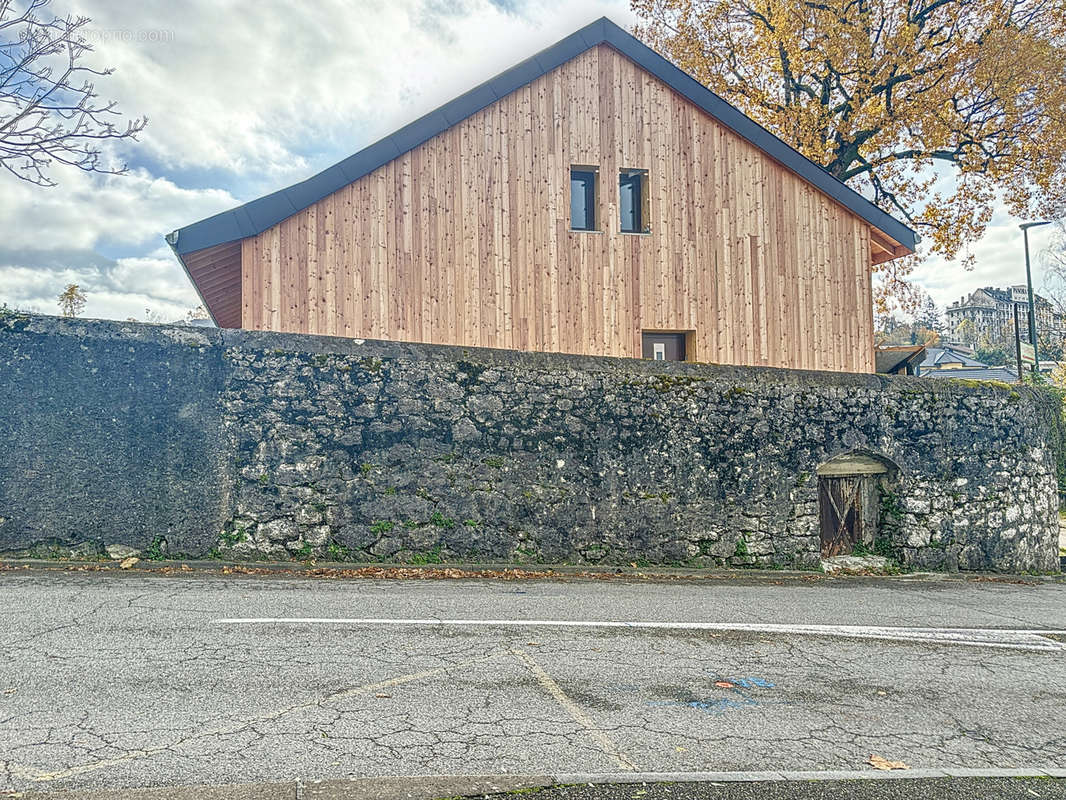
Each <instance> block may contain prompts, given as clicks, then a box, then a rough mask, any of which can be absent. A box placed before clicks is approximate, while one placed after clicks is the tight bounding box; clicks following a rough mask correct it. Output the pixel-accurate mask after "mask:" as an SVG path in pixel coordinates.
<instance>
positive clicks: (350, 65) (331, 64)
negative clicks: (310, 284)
mask: <svg viewBox="0 0 1066 800" xmlns="http://www.w3.org/2000/svg"><path fill="white" fill-rule="evenodd" d="M514 8H515V10H514V11H508V10H504V9H503V8H501V5H500V4H493V3H491V2H489V1H488V0H452V1H451V2H449V1H448V0H396V1H395V2H390V3H374V2H364V3H362V4H360V5H356V4H353V3H350V2H344V0H323V2H319V3H314V4H302V5H301V4H292V3H290V2H287V0H263V1H262V2H260V3H257V4H248V3H242V4H237V3H218V2H217V1H216V0H186V2H182V3H180V4H179V3H173V2H171V0H144V1H143V2H139V3H128V2H125V0H84V1H83V2H81V3H79V4H78V6H77V8H73V7H72V6H70V7H68V5H67V2H66V0H55V3H54V5H53V6H52V7H51V11H52V12H54V13H56V14H61V15H62V14H66V13H67V12H68V11H76V12H77V13H79V14H85V15H87V16H90V17H92V19H93V22H92V24H91V26H90V28H89V30H88V35H89V37H90V39H91V41H92V42H93V44H94V47H95V49H96V52H95V53H94V54H93V55H92V56H91V59H92V61H91V63H93V64H94V65H95V66H99V67H103V66H110V67H114V68H115V72H114V73H113V74H112V75H109V76H107V77H104V78H101V79H100V80H99V81H98V90H99V92H100V94H101V96H102V97H104V98H106V99H114V100H116V101H117V102H118V104H119V108H120V110H121V111H122V112H123V113H125V114H127V115H129V116H138V115H147V116H148V117H149V119H150V122H149V126H148V128H147V129H146V130H145V131H144V133H143V134H142V135H141V140H140V141H139V142H127V143H123V144H122V145H121V146H120V147H118V148H117V149H116V151H114V156H115V158H116V159H122V160H128V161H129V162H130V163H132V164H134V165H135V169H134V170H132V171H131V173H130V174H128V175H125V176H120V177H113V176H112V177H109V176H99V175H86V174H84V173H80V172H78V171H76V170H73V169H57V170H56V173H55V177H57V178H58V179H59V181H60V185H59V186H58V187H56V188H52V189H44V188H40V187H35V186H31V185H29V184H23V183H20V182H18V181H16V180H15V179H13V178H12V177H11V176H9V175H0V302H7V303H9V304H12V305H19V306H22V307H27V306H28V307H35V308H37V309H39V310H41V311H44V312H48V313H51V312H54V311H55V309H56V306H55V298H56V296H57V295H58V294H59V292H60V291H62V289H63V287H64V286H65V285H66V284H67V283H79V284H81V285H83V286H84V287H85V288H86V289H87V291H88V294H89V301H88V305H87V308H86V314H87V315H90V316H101V317H113V318H118V319H122V318H125V317H129V316H135V317H143V315H144V308H145V307H149V308H152V309H153V310H154V311H156V312H158V313H160V314H161V315H162V316H164V317H170V316H180V314H181V312H182V311H184V310H185V309H186V308H188V307H189V306H191V305H196V304H197V303H198V300H197V298H196V294H195V291H194V290H193V289H192V287H191V285H190V284H189V282H188V280H187V278H186V277H185V275H184V273H183V271H182V269H181V267H180V265H179V264H178V262H177V261H176V259H174V258H173V257H172V256H171V255H170V254H169V252H168V251H166V250H165V249H163V250H160V249H159V248H160V246H161V244H162V237H163V235H164V234H165V233H166V232H168V231H170V230H173V229H175V228H179V227H182V226H184V225H187V224H189V223H191V222H195V221H196V220H198V219H202V218H204V217H206V216H209V215H211V214H213V213H216V212H218V211H221V210H224V209H226V208H230V207H232V206H234V205H237V204H238V203H240V202H244V201H247V200H250V199H253V197H255V196H258V194H260V193H263V192H266V191H271V190H273V189H277V188H280V187H282V186H285V185H288V184H290V183H292V182H294V181H297V180H300V179H303V178H305V177H308V176H309V175H311V174H313V173H314V172H317V171H319V170H321V169H324V168H325V167H327V166H329V165H330V164H332V163H334V162H336V161H337V160H339V159H341V158H343V157H345V156H347V155H350V154H351V153H353V152H356V151H357V150H359V149H360V148H362V147H363V146H365V145H367V144H369V143H370V142H372V141H374V140H375V139H377V138H380V137H381V136H384V135H387V134H388V133H391V132H392V131H393V130H395V129H396V128H397V127H399V126H400V125H402V124H404V123H406V122H409V121H411V120H413V119H415V118H417V117H418V116H420V115H421V114H423V113H425V112H426V111H429V110H431V109H432V108H435V107H436V106H438V105H440V104H442V103H444V102H446V101H448V100H449V99H451V98H452V97H454V96H455V95H457V94H459V93H461V92H463V91H465V90H466V89H469V88H472V87H473V86H475V85H477V84H478V83H481V82H482V81H484V80H486V79H487V78H489V77H491V76H493V75H495V74H496V73H497V72H499V71H500V70H502V69H505V68H506V67H508V66H510V65H511V64H513V63H515V62H516V61H518V60H520V59H522V58H525V57H527V56H529V55H532V54H533V53H534V52H535V51H537V50H539V49H541V48H543V47H546V46H548V45H550V44H551V43H552V42H554V41H556V40H557V39H559V38H561V37H563V36H565V35H567V34H569V33H571V32H572V31H573V30H575V29H577V28H578V27H580V26H581V25H583V24H585V23H586V22H589V21H591V20H592V19H595V18H596V17H599V16H602V15H604V14H606V15H609V16H611V17H612V18H613V19H615V20H616V21H617V22H619V23H621V24H629V23H630V22H631V21H632V15H631V12H630V11H629V9H628V3H627V2H625V0H588V2H584V3H577V4H571V5H568V6H567V7H565V8H564V9H560V8H559V7H558V6H557V5H555V4H552V3H549V2H547V0H532V1H531V2H527V3H522V4H517V3H516V4H515V6H514Z"/></svg>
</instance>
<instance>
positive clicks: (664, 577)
mask: <svg viewBox="0 0 1066 800" xmlns="http://www.w3.org/2000/svg"><path fill="white" fill-rule="evenodd" d="M120 563H121V562H120V561H119V560H97V561H88V560H74V559H71V560H50V559H40V558H6V557H2V556H0V572H2V571H3V570H5V569H8V570H11V569H21V570H41V571H48V572H74V571H92V572H131V573H139V574H144V573H163V574H173V573H174V572H175V571H181V572H187V573H190V574H195V573H200V574H213V575H231V574H233V575H239V576H242V577H256V576H264V577H269V576H272V575H282V576H293V577H309V578H332V579H349V580H358V579H367V578H369V579H380V578H386V579H395V578H408V579H415V580H417V579H420V578H422V577H423V576H425V577H426V578H430V579H435V578H436V579H450V580H456V579H470V580H475V579H485V580H499V579H508V580H516V579H527V580H556V579H563V578H568V579H572V580H611V579H617V580H623V579H636V580H646V581H685V580H688V581H704V580H741V581H752V582H765V581H769V582H773V581H780V580H782V579H788V580H803V581H823V580H825V581H830V580H831V581H839V580H852V581H856V580H870V581H896V582H903V583H908V582H910V583H917V582H960V583H965V582H976V583H983V582H994V583H995V582H998V583H1025V584H1040V583H1066V573H1059V574H1050V575H1026V574H1018V573H999V572H952V573H949V572H908V573H902V574H896V575H878V574H855V573H848V572H837V573H834V574H829V573H824V572H820V571H815V570H786V569H742V568H736V569H720V568H713V569H691V568H684V567H655V566H649V567H630V566H597V565H591V564H590V565H581V566H576V565H568V564H506V563H488V562H486V563H469V562H454V563H442V564H404V563H391V562H373V563H361V562H350V561H316V562H311V563H308V562H298V561H291V562H290V561H217V560H213V559H212V560H203V559H173V560H170V559H168V560H158V561H150V560H147V559H141V560H140V561H138V562H137V564H136V565H135V566H133V567H132V568H129V569H122V568H121V567H120V566H119V564H120ZM364 571H370V572H384V573H396V574H383V575H375V574H356V573H360V572H364ZM445 572H447V573H449V574H443V573H445ZM492 573H507V574H506V575H500V574H492Z"/></svg>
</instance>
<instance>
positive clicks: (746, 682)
mask: <svg viewBox="0 0 1066 800" xmlns="http://www.w3.org/2000/svg"><path fill="white" fill-rule="evenodd" d="M730 683H735V684H736V685H737V686H739V687H741V688H742V689H773V688H774V684H773V683H772V682H770V681H767V680H763V679H762V678H733V679H732V680H730Z"/></svg>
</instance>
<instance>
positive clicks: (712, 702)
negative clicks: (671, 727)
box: [648, 677, 777, 714]
mask: <svg viewBox="0 0 1066 800" xmlns="http://www.w3.org/2000/svg"><path fill="white" fill-rule="evenodd" d="M715 682H716V683H723V684H729V686H719V687H717V688H719V689H722V690H725V691H729V692H730V693H731V694H732V695H733V696H732V697H708V698H706V699H704V700H653V701H650V702H649V703H648V705H649V706H655V707H660V708H661V707H667V706H684V707H687V708H695V709H698V710H700V711H706V712H709V713H712V714H724V713H725V712H726V711H729V710H731V709H742V708H751V707H753V706H759V705H764V703H760V701H759V700H756V699H755V698H754V697H751V696H750V695H748V694H747V693H746V692H745V691H744V690H745V689H749V690H750V689H773V688H775V684H774V683H773V681H768V680H766V679H764V678H751V677H748V678H716V679H715ZM771 705H777V703H771Z"/></svg>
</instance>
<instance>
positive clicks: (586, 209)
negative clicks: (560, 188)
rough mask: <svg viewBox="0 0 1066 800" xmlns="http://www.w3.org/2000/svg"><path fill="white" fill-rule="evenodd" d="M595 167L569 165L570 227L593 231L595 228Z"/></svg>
mask: <svg viewBox="0 0 1066 800" xmlns="http://www.w3.org/2000/svg"><path fill="white" fill-rule="evenodd" d="M597 176H598V171H597V169H596V168H595V167H570V229H571V230H575V231H594V230H597V228H596V194H597V192H596V178H597Z"/></svg>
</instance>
